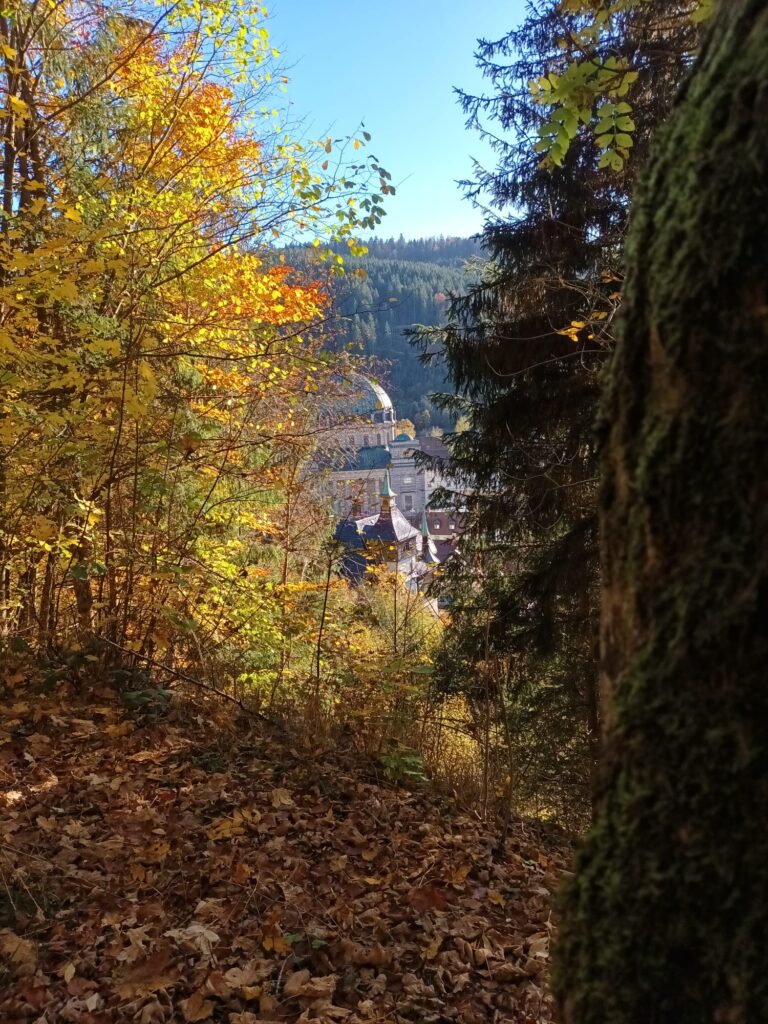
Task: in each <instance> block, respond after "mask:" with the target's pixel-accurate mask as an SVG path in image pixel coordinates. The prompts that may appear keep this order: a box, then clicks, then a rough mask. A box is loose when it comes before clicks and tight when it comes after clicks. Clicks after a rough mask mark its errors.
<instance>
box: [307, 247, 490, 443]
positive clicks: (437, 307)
mask: <svg viewBox="0 0 768 1024" xmlns="http://www.w3.org/2000/svg"><path fill="white" fill-rule="evenodd" d="M365 244H366V248H367V250H368V252H367V253H366V255H364V256H361V257H350V256H349V252H348V248H347V247H346V246H331V247H330V248H331V251H335V252H337V253H338V254H340V255H344V263H345V269H346V272H345V274H344V275H335V276H332V277H331V279H330V280H329V288H330V291H331V293H332V295H333V299H334V302H333V321H332V324H333V326H332V331H331V333H332V335H333V338H332V341H331V347H332V348H336V349H340V348H349V349H351V350H352V351H353V352H358V353H362V354H363V355H364V356H366V357H369V358H370V361H371V366H372V370H373V372H376V373H377V375H378V376H380V377H381V379H382V380H383V382H384V383H385V385H386V387H387V390H388V392H389V393H390V395H391V397H392V400H393V402H394V404H395V408H396V409H397V412H398V414H399V415H400V416H404V417H407V418H408V419H411V420H413V421H414V423H415V424H416V426H417V427H418V428H419V429H420V430H426V429H427V428H428V427H430V426H441V427H444V428H446V429H450V428H451V427H452V425H453V420H452V419H451V417H450V416H449V415H447V414H446V413H445V412H443V411H442V410H441V409H439V408H437V407H436V406H434V405H433V404H432V402H431V401H430V397H429V396H430V394H431V393H432V392H435V391H442V390H445V388H446V386H447V381H446V377H445V372H444V370H443V368H442V367H441V365H440V364H439V363H437V362H436V363H435V364H434V365H432V366H425V365H424V364H423V363H421V362H420V361H419V359H418V356H417V354H416V352H415V351H414V349H413V347H412V346H411V345H410V344H409V343H408V340H407V337H406V335H405V332H406V331H407V330H409V329H410V328H412V327H413V326H414V325H416V324H423V325H426V326H434V325H436V324H440V323H442V322H443V320H444V319H445V315H446V311H447V308H448V302H449V300H450V297H451V296H452V295H457V294H459V293H460V292H462V291H463V290H464V289H465V288H466V287H467V284H468V282H469V280H470V279H471V276H472V273H473V271H472V264H473V263H477V261H478V259H479V251H480V250H479V248H478V246H477V244H476V243H475V242H474V241H473V240H472V239H469V238H418V239H409V240H406V239H404V238H403V237H402V236H401V237H400V238H399V239H395V238H389V239H376V238H370V239H368V241H367V242H366V243H365ZM313 253H314V250H312V249H306V250H303V252H302V256H303V259H305V260H307V259H310V260H311V259H312V256H313ZM291 259H295V252H292V253H291ZM425 414H426V415H425Z"/></svg>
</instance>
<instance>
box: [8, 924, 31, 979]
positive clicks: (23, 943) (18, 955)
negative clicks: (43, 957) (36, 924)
mask: <svg viewBox="0 0 768 1024" xmlns="http://www.w3.org/2000/svg"><path fill="white" fill-rule="evenodd" d="M0 956H2V957H3V959H5V960H7V961H9V963H10V965H11V968H12V969H13V970H14V971H15V972H17V973H31V972H32V971H33V970H34V968H35V966H36V964H37V946H35V944H34V942H30V941H29V939H23V938H22V937H21V936H20V935H17V934H16V932H12V931H11V929H10V928H3V929H2V930H0Z"/></svg>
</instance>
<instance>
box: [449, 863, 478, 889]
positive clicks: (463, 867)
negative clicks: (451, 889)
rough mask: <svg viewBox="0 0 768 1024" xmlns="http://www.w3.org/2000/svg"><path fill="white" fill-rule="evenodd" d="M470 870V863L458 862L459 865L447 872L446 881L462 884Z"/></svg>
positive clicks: (452, 883)
mask: <svg viewBox="0 0 768 1024" xmlns="http://www.w3.org/2000/svg"><path fill="white" fill-rule="evenodd" d="M471 870H472V865H471V864H460V865H459V867H457V868H454V869H453V871H451V872H450V873H449V875H448V878H447V881H448V882H449V883H450V884H451V885H463V884H464V882H465V881H466V878H467V875H468V874H469V872H470V871H471Z"/></svg>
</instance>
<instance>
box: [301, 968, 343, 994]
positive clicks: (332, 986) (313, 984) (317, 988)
mask: <svg viewBox="0 0 768 1024" xmlns="http://www.w3.org/2000/svg"><path fill="white" fill-rule="evenodd" d="M337 981H338V978H337V977H336V975H335V974H325V975H323V976H322V977H318V978H310V979H309V981H308V982H307V983H306V984H305V985H304V987H303V988H302V990H301V992H300V993H299V995H300V996H301V998H302V999H331V998H332V996H333V993H334V992H335V991H336V983H337Z"/></svg>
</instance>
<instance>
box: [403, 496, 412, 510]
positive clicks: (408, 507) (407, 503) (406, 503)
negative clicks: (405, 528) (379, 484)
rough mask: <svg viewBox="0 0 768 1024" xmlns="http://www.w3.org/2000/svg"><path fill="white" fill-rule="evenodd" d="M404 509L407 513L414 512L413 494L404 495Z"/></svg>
mask: <svg viewBox="0 0 768 1024" xmlns="http://www.w3.org/2000/svg"><path fill="white" fill-rule="evenodd" d="M403 508H404V509H405V511H406V512H413V495H412V494H404V495H403Z"/></svg>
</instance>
